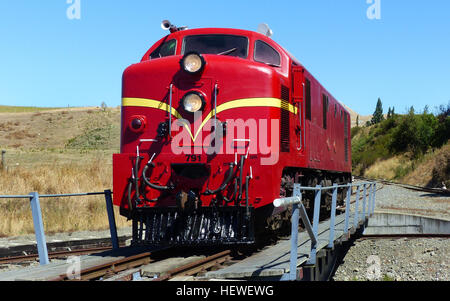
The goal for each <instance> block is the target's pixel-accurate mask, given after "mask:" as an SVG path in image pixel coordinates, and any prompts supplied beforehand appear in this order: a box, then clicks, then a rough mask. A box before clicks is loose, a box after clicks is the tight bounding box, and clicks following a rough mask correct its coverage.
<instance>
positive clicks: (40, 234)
mask: <svg viewBox="0 0 450 301" xmlns="http://www.w3.org/2000/svg"><path fill="white" fill-rule="evenodd" d="M30 196H31V202H30V203H31V213H32V215H33V224H34V232H35V233H36V242H37V248H38V253H39V263H40V264H41V265H47V264H49V263H50V261H49V260H48V251H47V243H46V241H45V233H44V223H43V222H42V213H41V205H40V204H39V194H38V193H37V192H33V193H31V194H30Z"/></svg>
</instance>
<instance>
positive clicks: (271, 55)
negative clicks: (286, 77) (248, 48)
mask: <svg viewBox="0 0 450 301" xmlns="http://www.w3.org/2000/svg"><path fill="white" fill-rule="evenodd" d="M254 59H255V61H256V62H260V63H264V64H267V65H270V66H276V67H279V66H280V65H281V56H280V54H279V53H278V52H277V51H276V50H275V49H273V48H272V46H270V45H269V44H267V43H265V42H263V41H260V40H257V41H256V42H255V54H254Z"/></svg>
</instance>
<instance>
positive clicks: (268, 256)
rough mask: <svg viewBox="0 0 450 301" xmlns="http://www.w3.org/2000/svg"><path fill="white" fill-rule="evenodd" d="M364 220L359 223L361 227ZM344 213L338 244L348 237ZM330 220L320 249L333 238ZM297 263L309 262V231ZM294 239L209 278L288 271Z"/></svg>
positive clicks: (322, 228)
mask: <svg viewBox="0 0 450 301" xmlns="http://www.w3.org/2000/svg"><path fill="white" fill-rule="evenodd" d="M349 221H350V222H349V234H352V233H354V232H355V231H356V229H355V227H354V214H353V213H351V214H350V219H349ZM361 225H362V222H361V223H360V224H359V225H358V227H360V226H361ZM344 226H345V214H342V215H339V216H337V217H336V231H335V243H336V242H337V241H340V240H346V239H347V237H344ZM329 227H330V221H329V220H328V221H324V222H322V223H320V224H319V232H318V233H319V235H318V245H317V252H319V251H320V250H321V249H323V248H325V247H327V246H328V242H329V237H330V230H329ZM298 242H299V243H298V257H297V266H301V265H302V264H304V263H306V262H307V261H308V259H309V256H310V253H311V240H310V238H309V235H308V233H307V232H306V231H305V232H301V233H299V236H298ZM290 250H291V241H290V239H289V240H282V241H280V242H278V243H277V244H276V245H274V246H272V247H269V248H267V249H265V250H263V251H262V252H259V253H258V254H256V255H253V256H251V257H249V258H246V259H245V260H243V261H240V262H238V263H236V264H234V265H231V266H229V267H226V268H224V269H221V270H218V271H213V272H208V273H206V274H205V276H204V278H206V279H243V278H254V277H278V276H280V277H281V276H282V275H284V274H286V273H289V270H290V267H289V263H290Z"/></svg>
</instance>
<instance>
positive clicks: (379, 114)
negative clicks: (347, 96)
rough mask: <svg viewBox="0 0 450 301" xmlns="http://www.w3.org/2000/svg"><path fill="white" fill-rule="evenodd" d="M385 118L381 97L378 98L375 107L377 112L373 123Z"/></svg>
mask: <svg viewBox="0 0 450 301" xmlns="http://www.w3.org/2000/svg"><path fill="white" fill-rule="evenodd" d="M383 120H384V116H383V104H382V102H381V99H380V98H378V102H377V107H376V109H375V112H374V113H373V118H372V124H377V123H380V122H381V121H383Z"/></svg>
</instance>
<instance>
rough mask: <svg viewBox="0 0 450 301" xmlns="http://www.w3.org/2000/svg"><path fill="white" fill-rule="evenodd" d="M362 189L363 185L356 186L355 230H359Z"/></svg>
mask: <svg viewBox="0 0 450 301" xmlns="http://www.w3.org/2000/svg"><path fill="white" fill-rule="evenodd" d="M360 189H361V185H357V186H356V202H355V219H354V223H353V224H354V226H355V229H357V228H358V222H359V191H360Z"/></svg>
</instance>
